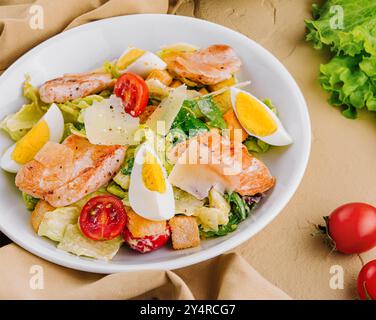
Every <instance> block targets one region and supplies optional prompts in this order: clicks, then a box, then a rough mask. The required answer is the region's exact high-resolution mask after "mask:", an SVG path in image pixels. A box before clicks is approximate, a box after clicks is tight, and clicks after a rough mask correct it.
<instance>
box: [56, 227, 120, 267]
mask: <svg viewBox="0 0 376 320" xmlns="http://www.w3.org/2000/svg"><path fill="white" fill-rule="evenodd" d="M122 242H123V241H122V239H121V237H118V238H115V239H113V240H109V241H94V240H91V239H89V238H86V237H85V236H84V235H83V234H82V232H81V231H80V229H79V227H78V226H77V224H69V225H68V226H67V227H66V229H65V233H64V237H63V239H62V240H61V242H60V243H59V245H58V246H57V247H58V249H60V250H64V251H67V252H70V253H73V254H75V255H77V256H85V257H90V258H96V259H100V260H105V261H108V260H111V259H112V258H113V257H114V256H115V254H116V253H117V252H118V251H119V249H120V246H121V244H122Z"/></svg>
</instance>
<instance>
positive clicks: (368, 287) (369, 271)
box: [358, 260, 376, 300]
mask: <svg viewBox="0 0 376 320" xmlns="http://www.w3.org/2000/svg"><path fill="white" fill-rule="evenodd" d="M358 294H359V297H360V299H362V300H376V260H372V261H370V262H368V263H367V264H366V265H364V266H363V268H362V270H360V272H359V275H358Z"/></svg>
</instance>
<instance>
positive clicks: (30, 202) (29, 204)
mask: <svg viewBox="0 0 376 320" xmlns="http://www.w3.org/2000/svg"><path fill="white" fill-rule="evenodd" d="M22 200H23V202H24V204H25V207H26V209H27V210H29V211H33V210H34V208H35V206H36V205H37V203H38V202H39V199H37V198H34V197H33V196H31V195H29V194H27V193H26V192H22Z"/></svg>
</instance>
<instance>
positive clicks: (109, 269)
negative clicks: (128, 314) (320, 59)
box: [0, 13, 311, 274]
mask: <svg viewBox="0 0 376 320" xmlns="http://www.w3.org/2000/svg"><path fill="white" fill-rule="evenodd" d="M141 16H146V17H150V18H157V19H170V20H171V23H179V22H188V23H200V24H202V25H203V27H205V26H207V25H210V26H215V27H216V28H217V29H218V30H220V31H225V32H231V33H232V34H233V35H234V37H238V38H239V39H240V40H241V41H242V42H251V43H252V45H253V46H256V47H258V50H261V51H262V52H263V53H264V54H265V55H266V58H267V59H268V60H271V61H272V63H273V64H276V65H278V66H279V67H280V72H281V73H283V76H284V78H286V79H288V81H289V82H290V85H291V86H292V88H293V90H294V92H295V93H296V95H297V99H298V101H299V107H300V108H301V113H302V114H301V116H302V121H304V124H305V125H306V130H304V132H302V136H303V138H302V139H304V143H303V155H302V159H301V161H299V163H298V166H297V167H295V170H294V171H296V175H295V177H294V179H293V181H291V184H290V185H289V190H288V191H287V193H286V194H285V195H284V196H283V197H281V198H279V199H278V200H276V202H275V205H274V208H273V210H270V211H271V212H270V213H269V214H268V215H264V216H260V218H259V219H258V226H257V228H256V230H253V231H252V232H249V228H246V229H244V230H242V231H237V232H235V233H234V234H233V235H232V236H231V237H229V238H228V239H226V240H224V241H223V242H221V243H219V244H217V245H215V246H213V247H211V248H207V249H204V250H202V249H201V250H199V251H197V252H194V253H191V254H187V255H183V256H178V257H176V258H173V259H171V260H168V261H161V262H150V263H146V264H126V265H122V264H111V263H108V264H103V261H100V262H101V263H100V264H98V263H97V260H86V259H82V258H81V257H75V256H74V258H75V259H67V258H66V256H65V255H63V254H56V255H54V256H51V255H50V254H49V253H48V252H45V251H46V250H44V249H43V248H40V249H39V247H38V248H34V247H33V245H32V244H29V243H28V242H26V241H23V239H20V238H16V237H15V236H13V234H12V233H11V232H8V230H5V228H4V227H3V225H2V222H1V220H0V231H1V232H3V233H4V234H5V235H6V236H7V237H8V238H10V239H11V240H12V241H13V242H15V243H16V244H18V245H19V246H21V247H22V248H24V249H26V250H27V251H29V252H31V253H33V254H34V255H36V256H39V257H41V258H43V259H45V260H47V261H50V262H53V263H56V264H58V265H61V266H64V267H68V268H72V269H76V270H81V271H86V272H95V273H103V274H109V273H115V272H128V271H138V270H173V269H178V268H182V267H186V266H189V265H193V264H196V263H199V262H202V261H205V260H208V259H211V258H213V257H215V256H218V255H220V254H222V253H225V252H226V251H229V250H231V249H234V248H235V247H237V246H239V245H240V244H242V243H243V242H245V241H247V240H248V239H250V238H251V237H252V236H254V235H256V234H257V233H258V232H260V231H261V230H262V229H264V228H265V226H266V225H268V224H269V223H270V222H271V221H272V220H273V219H274V218H275V217H276V216H277V215H278V214H279V213H280V212H281V211H282V210H283V209H284V207H285V206H286V205H287V203H288V202H289V201H290V199H291V198H292V196H293V195H294V193H295V192H296V190H297V188H298V186H299V184H300V182H301V180H302V178H303V176H304V173H305V169H306V167H307V164H308V160H309V155H310V150H311V123H310V117H309V112H308V107H307V104H306V102H305V99H304V96H303V94H302V92H301V90H300V88H299V86H298V85H297V83H296V81H295V79H294V78H293V76H292V75H291V74H290V73H289V72H288V70H287V69H286V67H285V66H284V65H283V64H282V63H281V62H280V61H279V60H278V59H277V58H276V57H275V56H274V55H273V54H272V53H271V52H269V51H268V50H267V49H265V48H264V47H263V46H261V45H260V44H258V43H257V42H256V41H254V40H252V39H251V38H248V37H247V36H245V35H243V34H241V33H239V32H237V31H235V30H232V29H230V28H227V27H225V26H222V25H219V24H216V23H213V22H210V21H206V20H202V19H197V18H193V17H186V16H177V15H168V14H153V13H149V14H130V15H123V16H116V17H110V18H106V19H101V20H97V21H93V22H89V23H86V24H83V25H80V26H77V27H74V28H72V29H69V30H66V31H63V32H61V33H59V34H56V35H54V36H53V37H51V38H49V39H47V40H45V41H43V42H41V43H40V44H38V45H37V46H35V47H34V48H32V49H30V50H29V51H27V52H26V53H25V54H23V55H22V56H21V57H19V58H18V59H17V60H16V61H15V62H14V63H13V64H11V65H10V66H9V67H8V68H7V69H6V70H5V72H4V73H3V74H2V75H1V76H0V81H6V78H7V77H10V76H11V75H12V72H13V69H15V68H16V67H17V66H18V65H19V64H21V63H22V62H23V61H24V60H26V59H27V58H28V57H29V56H32V55H34V54H37V53H38V51H40V50H42V49H43V48H45V47H47V46H49V45H50V44H52V43H54V42H55V41H57V40H63V39H64V37H67V36H69V35H70V34H72V33H75V32H77V31H84V30H85V29H90V28H92V27H93V26H100V25H103V24H108V23H112V22H115V21H117V20H123V19H134V18H135V17H137V18H139V17H141ZM247 231H248V232H247ZM235 234H236V236H234V235H235ZM70 256H71V255H70Z"/></svg>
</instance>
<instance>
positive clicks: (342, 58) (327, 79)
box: [306, 0, 376, 119]
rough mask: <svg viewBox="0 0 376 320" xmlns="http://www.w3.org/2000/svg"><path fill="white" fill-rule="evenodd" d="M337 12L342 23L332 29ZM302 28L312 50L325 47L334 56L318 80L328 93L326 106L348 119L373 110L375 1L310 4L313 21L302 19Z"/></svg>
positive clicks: (375, 88) (375, 91)
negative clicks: (304, 23)
mask: <svg viewBox="0 0 376 320" xmlns="http://www.w3.org/2000/svg"><path fill="white" fill-rule="evenodd" d="M336 6H337V7H336ZM333 8H334V10H333ZM341 10H343V11H342V13H343V24H342V25H338V24H337V26H339V28H333V22H334V23H335V24H336V23H338V21H337V20H336V19H337V17H338V12H341ZM342 13H340V15H342ZM306 26H307V37H306V38H307V40H308V41H312V42H313V44H314V47H315V48H317V49H321V48H323V47H329V48H330V50H331V51H332V52H333V53H334V54H335V56H334V57H333V58H332V59H331V60H330V61H329V63H327V64H323V65H321V66H320V78H319V81H320V84H321V86H322V87H323V89H324V90H326V91H328V92H329V93H330V98H329V103H330V104H332V105H333V106H336V107H340V108H341V109H342V114H343V115H344V116H345V117H347V118H351V119H354V118H356V116H357V112H358V110H359V109H362V108H367V109H368V110H371V111H376V1H374V0H357V1H354V0H329V1H326V2H325V3H324V4H323V5H322V6H317V5H314V6H313V19H312V20H306Z"/></svg>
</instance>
